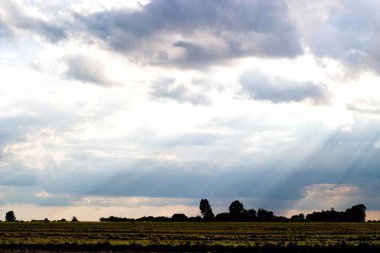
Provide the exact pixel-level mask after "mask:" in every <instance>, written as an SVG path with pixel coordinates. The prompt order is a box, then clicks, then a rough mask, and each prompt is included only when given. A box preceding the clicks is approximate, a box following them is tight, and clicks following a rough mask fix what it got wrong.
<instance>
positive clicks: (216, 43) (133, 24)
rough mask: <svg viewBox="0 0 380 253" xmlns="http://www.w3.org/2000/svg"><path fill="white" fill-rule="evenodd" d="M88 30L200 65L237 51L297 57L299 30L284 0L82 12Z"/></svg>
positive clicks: (158, 60) (131, 48)
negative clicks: (294, 24) (84, 13)
mask: <svg viewBox="0 0 380 253" xmlns="http://www.w3.org/2000/svg"><path fill="white" fill-rule="evenodd" d="M75 16H76V20H77V22H79V23H80V24H81V25H82V27H83V28H82V29H83V31H84V33H85V34H90V35H93V36H94V37H95V38H97V40H98V41H100V42H101V43H102V44H103V45H105V46H106V47H107V48H108V49H110V50H112V51H115V52H119V53H123V54H124V55H125V56H127V57H129V58H133V59H138V60H139V61H147V62H148V63H155V64H175V65H178V66H185V67H192V68H199V67H201V66H202V65H204V64H219V63H220V61H223V60H228V59H233V58H237V57H245V56H256V57H295V56H297V55H299V54H302V52H303V50H302V47H301V44H300V40H299V36H298V32H297V30H296V28H295V27H294V26H293V24H292V22H291V20H290V17H289V13H288V9H287V6H286V5H285V4H284V3H283V2H282V1H265V0H254V1H247V0H242V1H206V2H205V1H183V0H175V1H169V2H168V1H165V0H156V1H152V2H150V3H149V4H146V5H144V6H143V7H142V8H141V9H139V10H130V9H112V10H107V11H101V12H97V13H94V14H90V15H81V14H79V13H77V14H76V15H75Z"/></svg>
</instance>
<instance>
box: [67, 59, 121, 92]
mask: <svg viewBox="0 0 380 253" xmlns="http://www.w3.org/2000/svg"><path fill="white" fill-rule="evenodd" d="M64 60H65V64H66V66H67V71H66V76H67V77H68V78H69V79H74V80H78V81H81V82H84V83H93V84H96V85H100V86H113V85H115V84H116V83H115V82H114V81H112V80H110V79H108V78H107V76H106V73H105V69H104V66H103V65H102V64H100V63H99V62H98V61H97V60H96V59H92V58H90V57H88V56H83V55H75V56H68V57H66V58H65V59H64Z"/></svg>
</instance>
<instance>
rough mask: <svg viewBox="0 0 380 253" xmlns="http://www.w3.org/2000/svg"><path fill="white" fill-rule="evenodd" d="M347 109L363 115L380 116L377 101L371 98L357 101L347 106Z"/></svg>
mask: <svg viewBox="0 0 380 253" xmlns="http://www.w3.org/2000/svg"><path fill="white" fill-rule="evenodd" d="M347 108H348V109H350V110H352V111H355V112H358V113H365V114H375V115H376V114H380V106H379V100H378V99H375V98H371V97H367V98H361V99H357V100H355V101H354V102H352V103H349V104H348V105H347Z"/></svg>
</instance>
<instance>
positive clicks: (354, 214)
mask: <svg viewBox="0 0 380 253" xmlns="http://www.w3.org/2000/svg"><path fill="white" fill-rule="evenodd" d="M366 210H367V208H366V207H365V205H363V204H360V205H356V206H353V207H351V208H349V209H347V210H346V211H345V212H338V211H335V210H334V208H331V210H328V211H323V210H322V211H321V212H313V213H311V214H308V215H307V216H306V220H309V221H323V222H337V221H350V222H363V221H365V217H366V213H365V211H366Z"/></svg>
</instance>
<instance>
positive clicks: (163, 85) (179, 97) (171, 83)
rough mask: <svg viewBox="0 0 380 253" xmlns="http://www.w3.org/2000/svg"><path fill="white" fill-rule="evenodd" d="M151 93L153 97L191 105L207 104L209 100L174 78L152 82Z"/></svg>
mask: <svg viewBox="0 0 380 253" xmlns="http://www.w3.org/2000/svg"><path fill="white" fill-rule="evenodd" d="M151 95H152V97H154V98H164V99H171V100H175V101H177V102H179V103H186V102H187V103H191V104H193V105H207V104H210V103H211V101H210V100H209V98H208V97H207V96H206V95H205V94H203V93H201V92H199V91H192V90H191V89H189V88H188V87H187V86H185V85H184V84H182V83H178V82H176V80H175V79H174V78H161V79H159V80H157V81H156V82H154V83H153V85H152V91H151Z"/></svg>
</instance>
